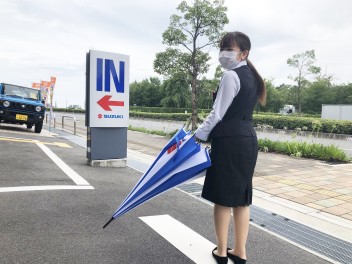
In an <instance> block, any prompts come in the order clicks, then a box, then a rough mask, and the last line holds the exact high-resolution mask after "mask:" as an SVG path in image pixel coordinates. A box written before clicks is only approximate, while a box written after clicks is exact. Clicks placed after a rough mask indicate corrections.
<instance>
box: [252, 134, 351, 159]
mask: <svg viewBox="0 0 352 264" xmlns="http://www.w3.org/2000/svg"><path fill="white" fill-rule="evenodd" d="M258 145H259V150H261V151H265V152H275V153H282V154H287V155H291V156H295V157H304V158H310V159H319V160H324V161H333V162H350V161H351V159H350V158H349V157H348V156H347V155H346V153H345V152H343V150H341V149H339V148H338V147H336V146H334V145H330V146H324V145H322V144H315V143H307V142H297V141H290V142H289V141H285V142H283V141H272V140H269V139H258Z"/></svg>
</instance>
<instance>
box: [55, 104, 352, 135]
mask: <svg viewBox="0 0 352 264" xmlns="http://www.w3.org/2000/svg"><path fill="white" fill-rule="evenodd" d="M148 108H151V107H148ZM155 108H157V109H161V108H160V107H155ZM163 109H167V108H163ZM54 111H61V112H71V113H85V110H83V109H66V108H54ZM183 111H184V109H183ZM201 111H202V112H201ZM207 111H209V109H208V110H207V109H200V111H199V113H201V115H200V120H202V117H204V116H206V115H207V113H208V112H207ZM190 116H191V112H187V114H185V113H184V112H182V113H165V112H162V113H151V112H141V111H133V110H130V117H136V118H151V119H163V120H174V121H183V122H187V120H188V119H189V118H190ZM253 123H254V126H255V127H258V126H263V125H265V126H270V127H272V128H274V129H288V130H296V129H297V128H298V129H300V130H304V131H313V132H322V133H334V134H346V135H352V121H341V120H328V119H321V118H313V117H298V116H282V115H273V114H270V115H265V114H263V113H260V114H254V115H253Z"/></svg>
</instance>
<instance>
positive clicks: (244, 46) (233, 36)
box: [220, 31, 266, 105]
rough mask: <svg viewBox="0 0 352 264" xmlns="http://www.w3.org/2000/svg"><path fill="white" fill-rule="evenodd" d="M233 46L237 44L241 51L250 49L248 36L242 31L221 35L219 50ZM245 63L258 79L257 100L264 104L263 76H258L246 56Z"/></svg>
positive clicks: (264, 88)
mask: <svg viewBox="0 0 352 264" xmlns="http://www.w3.org/2000/svg"><path fill="white" fill-rule="evenodd" d="M233 46H237V47H239V48H240V50H241V51H245V50H247V51H248V55H249V51H250V50H251V40H250V39H249V37H248V36H247V35H246V34H244V33H242V32H238V31H235V32H228V33H226V34H225V36H223V38H222V39H221V41H220V50H224V49H225V48H231V47H233ZM247 65H248V67H249V68H250V69H251V71H252V72H253V73H254V76H255V78H256V79H257V81H258V90H257V94H258V101H259V103H260V104H261V105H265V103H266V87H265V83H264V80H263V78H262V77H261V76H260V74H259V73H258V71H257V70H256V68H255V67H254V65H253V64H252V62H250V60H249V59H248V56H247Z"/></svg>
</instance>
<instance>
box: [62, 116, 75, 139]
mask: <svg viewBox="0 0 352 264" xmlns="http://www.w3.org/2000/svg"><path fill="white" fill-rule="evenodd" d="M65 118H71V119H73V134H74V135H76V123H77V120H76V118H75V117H74V116H62V131H63V130H64V127H65V123H64V122H65Z"/></svg>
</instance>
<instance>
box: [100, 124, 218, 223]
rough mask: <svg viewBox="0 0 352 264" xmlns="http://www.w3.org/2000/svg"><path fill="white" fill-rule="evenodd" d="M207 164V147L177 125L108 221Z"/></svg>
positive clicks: (197, 172) (174, 184)
mask: <svg viewBox="0 0 352 264" xmlns="http://www.w3.org/2000/svg"><path fill="white" fill-rule="evenodd" d="M210 165H211V162H210V158H209V152H208V149H207V148H202V147H201V145H200V144H199V143H197V142H196V141H195V139H194V136H190V135H189V134H188V133H187V132H186V131H185V130H184V129H183V128H181V129H180V130H179V131H178V132H177V133H176V134H175V135H174V136H173V137H172V138H171V140H170V141H169V142H168V144H166V146H165V147H164V148H163V149H162V151H161V152H160V154H159V155H158V157H157V158H156V159H155V161H154V162H153V164H152V165H151V166H150V168H149V169H148V170H147V172H146V173H144V174H143V176H142V177H141V179H140V180H139V181H138V183H137V184H136V186H135V187H134V188H133V189H132V191H131V192H130V193H129V195H128V196H127V197H126V199H125V200H124V201H123V202H122V203H121V205H120V206H119V207H118V209H117V210H116V212H115V213H114V214H113V216H112V218H111V219H110V220H109V221H108V222H107V223H106V224H105V225H104V227H103V228H105V227H106V226H107V225H108V224H109V223H110V222H111V221H112V220H114V219H116V218H117V217H120V216H122V215H123V214H125V213H127V212H128V211H130V210H132V209H133V208H135V207H137V206H138V205H140V204H142V203H144V202H146V201H148V200H150V199H152V198H154V197H155V196H157V195H159V194H161V193H163V192H165V191H167V190H169V189H171V188H173V187H176V186H177V185H179V184H181V183H184V182H186V181H188V180H191V179H194V178H195V177H197V176H198V175H199V174H200V173H201V172H202V171H204V170H205V169H206V168H208V167H209V166H210Z"/></svg>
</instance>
